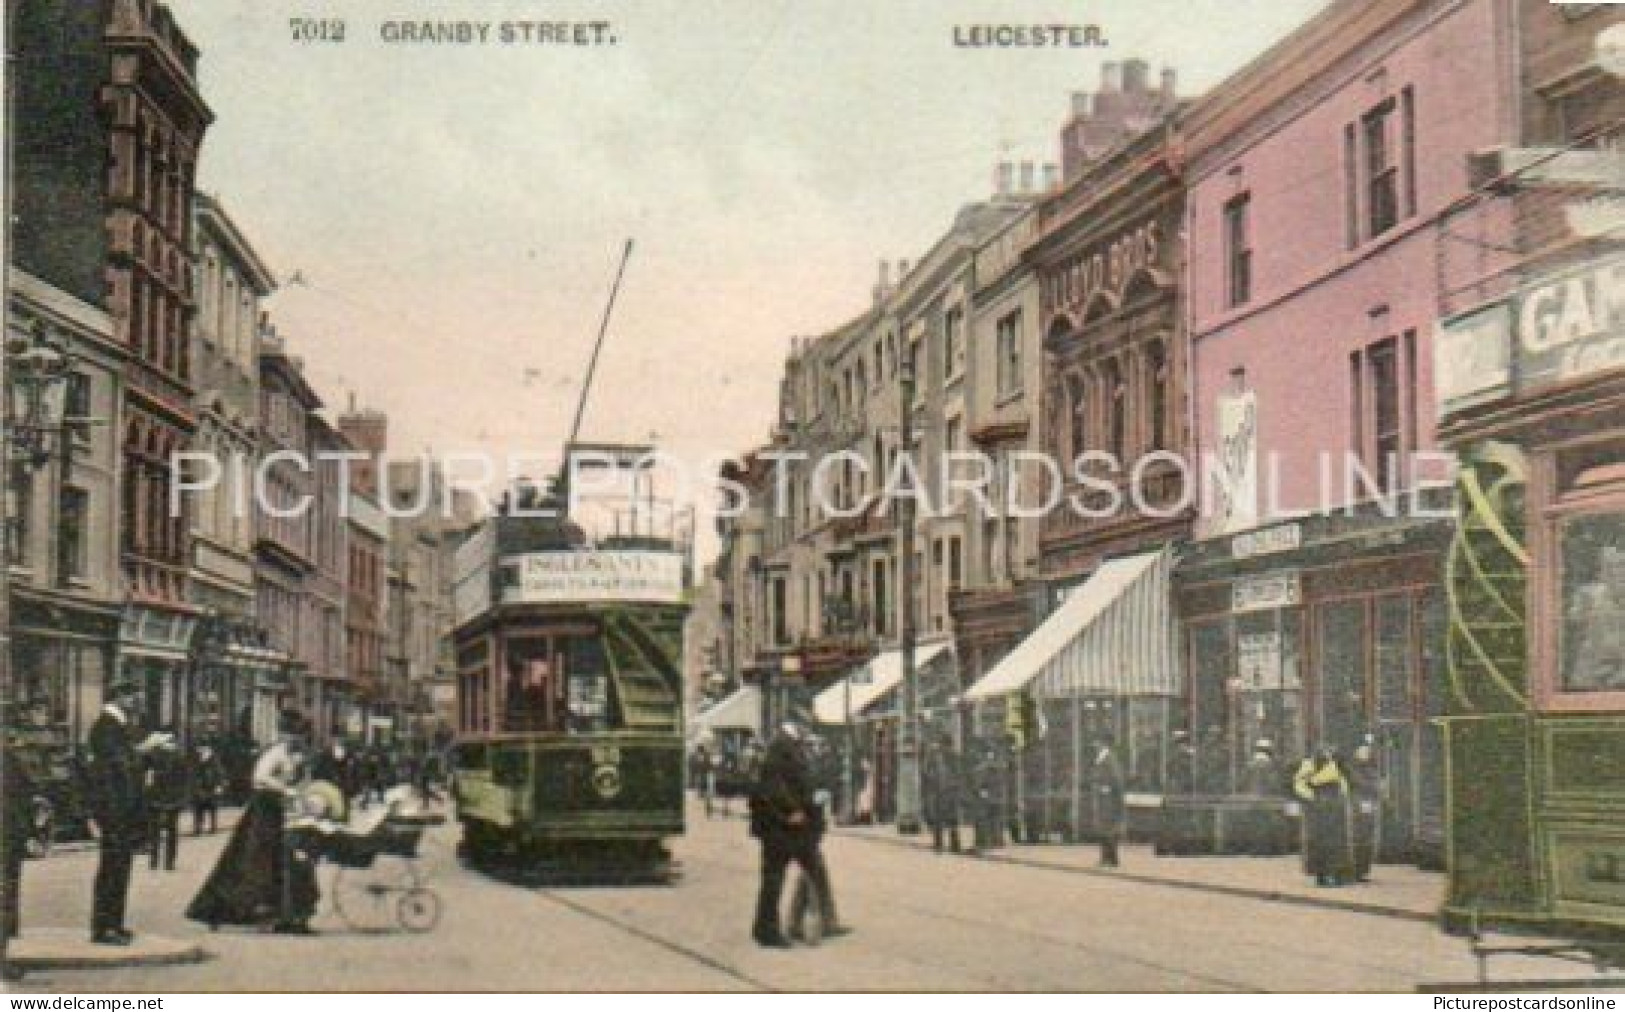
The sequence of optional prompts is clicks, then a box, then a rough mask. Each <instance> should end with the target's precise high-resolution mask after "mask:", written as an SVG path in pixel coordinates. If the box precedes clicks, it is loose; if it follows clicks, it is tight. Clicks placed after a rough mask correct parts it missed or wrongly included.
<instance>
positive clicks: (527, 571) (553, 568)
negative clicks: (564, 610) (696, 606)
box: [498, 551, 683, 604]
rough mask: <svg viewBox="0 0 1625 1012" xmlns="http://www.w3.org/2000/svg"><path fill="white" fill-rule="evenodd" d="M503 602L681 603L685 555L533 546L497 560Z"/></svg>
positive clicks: (678, 553)
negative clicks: (538, 549)
mask: <svg viewBox="0 0 1625 1012" xmlns="http://www.w3.org/2000/svg"><path fill="white" fill-rule="evenodd" d="M498 570H499V573H500V575H499V585H500V587H501V595H502V601H503V603H504V604H608V603H634V602H635V603H642V604H677V603H680V602H681V601H682V600H683V555H682V553H680V552H658V551H613V552H609V551H606V552H597V551H569V552H532V553H530V554H527V555H514V556H508V557H506V558H504V559H502V560H501V562H500V563H499V565H498Z"/></svg>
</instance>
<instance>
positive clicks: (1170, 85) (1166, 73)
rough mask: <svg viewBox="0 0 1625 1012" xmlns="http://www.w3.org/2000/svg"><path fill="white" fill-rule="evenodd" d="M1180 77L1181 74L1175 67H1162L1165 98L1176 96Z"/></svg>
mask: <svg viewBox="0 0 1625 1012" xmlns="http://www.w3.org/2000/svg"><path fill="white" fill-rule="evenodd" d="M1178 79H1179V75H1178V73H1177V72H1176V71H1175V70H1174V68H1172V67H1164V68H1162V95H1163V97H1164V98H1173V97H1174V89H1175V82H1176V81H1178Z"/></svg>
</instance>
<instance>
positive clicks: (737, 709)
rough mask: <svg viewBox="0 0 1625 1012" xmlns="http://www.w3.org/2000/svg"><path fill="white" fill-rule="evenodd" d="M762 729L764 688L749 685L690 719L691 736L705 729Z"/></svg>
mask: <svg viewBox="0 0 1625 1012" xmlns="http://www.w3.org/2000/svg"><path fill="white" fill-rule="evenodd" d="M761 729H762V690H761V689H758V688H757V687H756V686H754V685H747V686H745V687H743V688H741V689H740V690H739V691H738V692H735V693H734V694H733V695H731V696H729V697H728V698H726V699H724V700H722V701H720V702H718V703H717V704H716V705H715V706H713V707H711V708H710V709H708V710H704V711H702V712H700V713H698V714H696V715H695V717H694V719H693V720H691V721H689V723H688V730H689V734H690V736H691V737H692V736H694V735H698V734H700V733H702V732H704V731H721V730H736V731H760V730H761Z"/></svg>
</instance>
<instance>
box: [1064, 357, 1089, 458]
mask: <svg viewBox="0 0 1625 1012" xmlns="http://www.w3.org/2000/svg"><path fill="white" fill-rule="evenodd" d="M1066 402H1067V405H1068V406H1069V407H1070V409H1071V417H1070V419H1069V423H1070V429H1069V432H1068V445H1069V446H1070V447H1071V450H1072V456H1074V457H1078V456H1081V455H1082V454H1083V451H1084V448H1085V447H1086V446H1087V445H1088V439H1089V395H1088V385H1087V383H1086V382H1085V380H1084V378H1083V377H1082V376H1077V375H1072V376H1068V377H1067V378H1066Z"/></svg>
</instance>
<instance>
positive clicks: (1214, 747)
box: [1187, 619, 1232, 794]
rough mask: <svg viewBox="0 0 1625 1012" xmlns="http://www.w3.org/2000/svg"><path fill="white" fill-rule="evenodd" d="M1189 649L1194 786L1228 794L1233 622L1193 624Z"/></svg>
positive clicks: (1203, 789)
mask: <svg viewBox="0 0 1625 1012" xmlns="http://www.w3.org/2000/svg"><path fill="white" fill-rule="evenodd" d="M1189 649H1190V663H1189V666H1188V667H1187V670H1188V671H1189V672H1190V678H1191V728H1192V735H1191V737H1192V740H1193V741H1194V742H1195V743H1196V747H1197V755H1196V770H1195V784H1194V786H1195V788H1196V790H1197V792H1198V793H1201V794H1226V793H1229V790H1230V784H1231V770H1230V753H1231V747H1230V745H1229V742H1230V738H1231V734H1230V722H1231V717H1232V713H1231V707H1230V705H1229V702H1228V699H1229V696H1230V692H1231V690H1232V685H1231V681H1232V652H1231V642H1230V621H1229V620H1228V619H1220V620H1217V621H1212V622H1201V623H1196V624H1193V625H1191V627H1190V634H1189Z"/></svg>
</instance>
